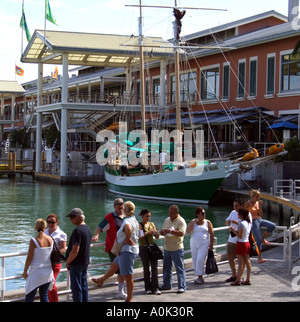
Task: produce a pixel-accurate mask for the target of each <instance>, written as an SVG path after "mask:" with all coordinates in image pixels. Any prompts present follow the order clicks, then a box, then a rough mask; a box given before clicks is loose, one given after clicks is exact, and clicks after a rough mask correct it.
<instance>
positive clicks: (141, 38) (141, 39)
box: [139, 0, 146, 132]
mask: <svg viewBox="0 0 300 322" xmlns="http://www.w3.org/2000/svg"><path fill="white" fill-rule="evenodd" d="M139 7H140V17H139V47H140V87H141V122H142V124H141V128H142V131H144V132H146V123H145V118H146V113H145V109H146V108H145V70H144V46H143V45H144V36H143V12H142V0H140V6H139Z"/></svg>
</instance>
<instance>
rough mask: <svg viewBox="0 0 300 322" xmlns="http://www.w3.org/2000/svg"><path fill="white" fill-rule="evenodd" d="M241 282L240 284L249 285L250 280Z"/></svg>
mask: <svg viewBox="0 0 300 322" xmlns="http://www.w3.org/2000/svg"><path fill="white" fill-rule="evenodd" d="M241 284H242V285H251V282H250V281H245V282H242V283H241Z"/></svg>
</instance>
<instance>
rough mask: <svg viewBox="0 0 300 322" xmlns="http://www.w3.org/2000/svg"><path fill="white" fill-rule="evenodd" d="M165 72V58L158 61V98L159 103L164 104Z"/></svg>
mask: <svg viewBox="0 0 300 322" xmlns="http://www.w3.org/2000/svg"><path fill="white" fill-rule="evenodd" d="M166 73H167V63H166V60H165V59H164V60H162V61H161V62H160V98H159V105H160V106H165V105H166V102H165V101H166Z"/></svg>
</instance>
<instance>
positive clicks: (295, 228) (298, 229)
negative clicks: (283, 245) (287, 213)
mask: <svg viewBox="0 0 300 322" xmlns="http://www.w3.org/2000/svg"><path fill="white" fill-rule="evenodd" d="M294 219H295V218H294V217H291V224H292V225H291V226H290V228H289V230H288V263H289V272H290V273H291V267H292V264H293V263H296V262H297V261H298V260H299V259H300V223H298V224H297V225H293V220H294ZM293 234H295V238H294V241H293ZM295 245H298V249H299V250H298V257H296V258H293V252H292V247H293V246H295Z"/></svg>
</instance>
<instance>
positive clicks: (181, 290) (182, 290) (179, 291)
mask: <svg viewBox="0 0 300 322" xmlns="http://www.w3.org/2000/svg"><path fill="white" fill-rule="evenodd" d="M184 292H185V290H184V289H183V288H179V289H178V291H177V293H178V294H181V293H184Z"/></svg>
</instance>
